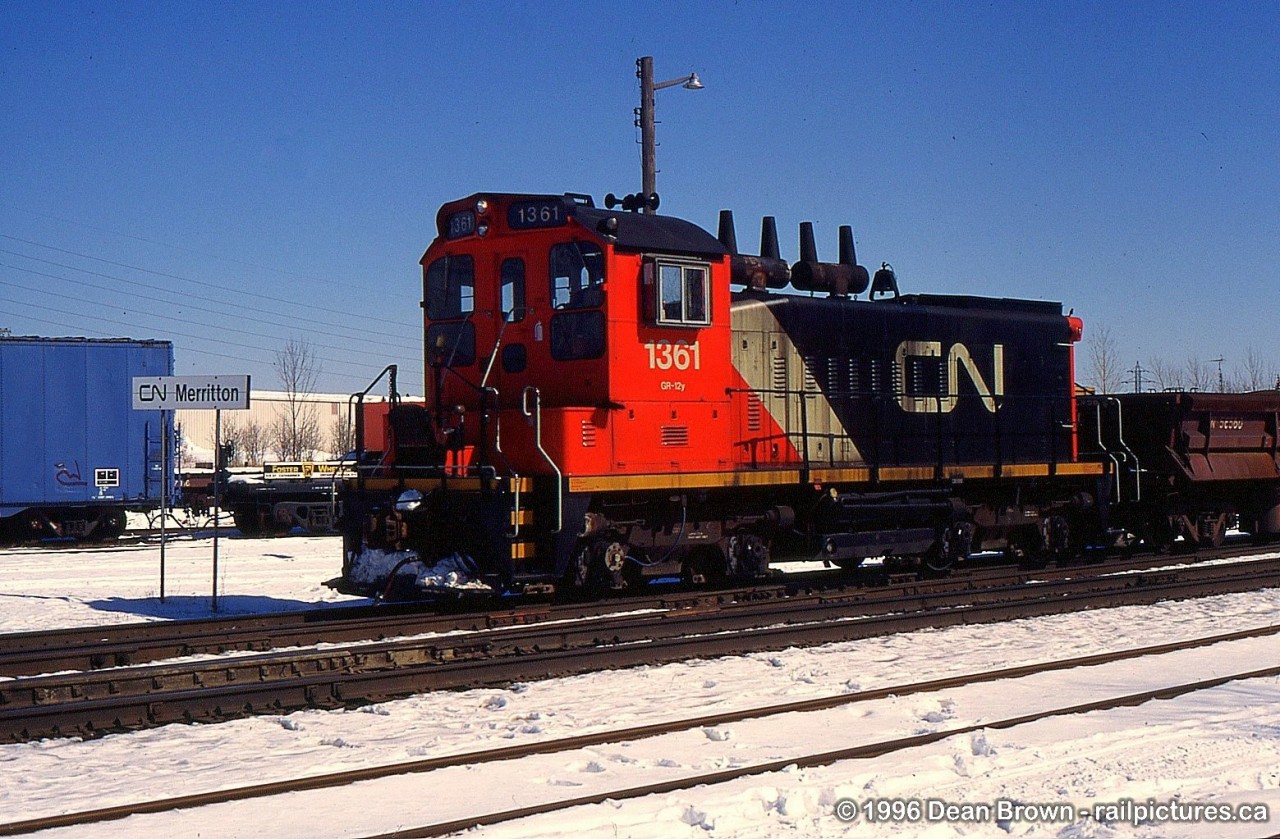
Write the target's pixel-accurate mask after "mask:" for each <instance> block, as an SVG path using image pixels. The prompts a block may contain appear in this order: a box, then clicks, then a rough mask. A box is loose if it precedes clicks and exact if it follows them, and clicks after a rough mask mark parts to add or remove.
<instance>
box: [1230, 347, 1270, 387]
mask: <svg viewBox="0 0 1280 839" xmlns="http://www.w3.org/2000/svg"><path fill="white" fill-rule="evenodd" d="M1274 378H1275V376H1274V375H1273V372H1272V370H1269V369H1267V363H1266V361H1265V360H1264V359H1263V357H1262V353H1260V352H1259V351H1258V348H1257V347H1255V346H1254V345H1253V344H1250V345H1249V346H1247V347H1245V348H1244V362H1243V364H1242V365H1241V367H1240V368H1239V374H1238V376H1237V380H1238V388H1239V389H1240V390H1262V389H1263V388H1265V387H1267V386H1269V385H1270V384H1271V382H1272V381H1273V380H1274Z"/></svg>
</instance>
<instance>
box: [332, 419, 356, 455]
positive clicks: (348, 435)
mask: <svg viewBox="0 0 1280 839" xmlns="http://www.w3.org/2000/svg"><path fill="white" fill-rule="evenodd" d="M355 447H356V428H355V424H354V423H352V422H350V421H349V420H346V419H344V418H343V417H338V418H337V419H336V420H334V421H333V427H332V428H330V429H329V450H330V451H332V452H333V456H334V457H342V456H343V455H345V454H346V453H347V452H349V451H351V450H352V449H354V448H355Z"/></svg>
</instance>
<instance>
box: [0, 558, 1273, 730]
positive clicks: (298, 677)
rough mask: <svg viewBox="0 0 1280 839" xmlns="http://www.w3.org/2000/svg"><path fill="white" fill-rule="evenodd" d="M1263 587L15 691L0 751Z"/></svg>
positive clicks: (384, 646)
mask: <svg viewBox="0 0 1280 839" xmlns="http://www.w3.org/2000/svg"><path fill="white" fill-rule="evenodd" d="M1271 586H1280V558H1273V559H1264V560H1257V561H1253V562H1248V563H1240V564H1229V565H1214V566H1204V565H1200V566H1187V567H1181V568H1172V569H1165V570H1154V571H1146V572H1133V573H1127V574H1120V573H1114V572H1113V571H1112V570H1110V569H1109V570H1108V573H1106V574H1103V575H1100V576H1089V577H1083V578H1079V579H1072V578H1064V579H1044V580H1039V581H1036V582H1028V583H1022V584H1019V585H1006V586H996V587H982V588H973V589H965V590H948V591H933V592H929V593H923V594H909V595H905V596H903V595H900V594H897V593H895V594H892V595H888V596H872V595H871V594H870V593H869V591H870V590H866V589H859V590H855V591H849V592H847V593H844V594H840V595H836V594H833V593H831V592H824V593H821V594H818V595H813V596H803V597H792V598H790V599H784V600H766V601H764V602H758V601H746V602H732V603H726V604H721V605H720V606H718V607H717V608H709V607H706V608H693V609H683V610H678V611H677V610H671V611H663V612H657V613H648V612H641V613H639V614H635V613H631V614H625V615H604V616H600V617H596V618H594V619H591V620H576V621H545V622H539V623H530V624H525V625H514V626H504V627H486V628H481V629H476V630H473V631H466V632H457V633H450V634H445V635H435V636H432V637H429V638H411V639H403V640H389V641H378V642H370V643H359V644H350V645H345V646H337V647H331V648H325V649H320V650H315V649H310V650H290V651H276V652H271V653H264V654H252V655H242V656H232V657H218V658H214V659H209V660H199V661H190V662H180V663H162V664H157V665H152V666H141V667H124V668H111V669H106V670H101V671H90V672H75V673H67V674H55V675H48V676H36V677H23V678H18V679H13V680H10V681H6V682H0V740H4V741H9V742H13V741H22V740H28V739H33V738H37V737H50V736H67V735H82V736H95V735H98V734H102V733H106V732H111V731H120V730H125V729H132V728H139V727H146V726H151V725H159V724H165V723H170V722H191V721H197V720H207V721H214V720H221V719H227V718H232V717H237V716H244V715H247V714H254V713H279V712H282V711H288V710H294V709H298V708H305V707H338V706H344V705H353V704H359V703H364V702H370V701H380V700H383V699H388V698H394V697H398V696H404V695H409V694H413V693H420V692H423V691H428V690H441V689H452V688H461V687H472V686H477V685H487V684H502V683H507V682H512V681H525V680H532V679H540V678H546V677H548V676H562V675H570V674H575V673H582V672H589V671H593V670H599V669H608V668H620V667H629V666H635V665H640V664H654V663H663V662H670V661H679V660H685V659H688V658H696V657H705V656H716V655H737V654H743V653H747V652H758V651H764V650H776V649H783V648H786V647H788V646H795V645H801V646H805V645H813V644H819V643H828V642H833V641H847V640H853V639H857V638H865V637H871V636H876V635H885V634H891V633H896V632H904V631H910V630H915V629H920V628H924V627H939V626H950V625H956V624H961V623H983V622H992V621H1000V620H1007V619H1010V618H1015V617H1029V616H1036V615H1046V614H1057V613H1062V612H1068V611H1075V610H1079V609H1084V608H1096V607H1102V606H1116V605H1132V604H1140V603H1152V602H1155V601H1158V600H1164V599H1173V598H1186V597H1194V596H1203V595H1206V594H1220V593H1227V592H1236V591H1246V590H1252V589H1257V588H1265V587H1271ZM881 594H882V595H884V593H883V592H882V593H881ZM629 603H630V601H628V604H629Z"/></svg>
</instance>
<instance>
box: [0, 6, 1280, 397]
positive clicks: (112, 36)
mask: <svg viewBox="0 0 1280 839" xmlns="http://www.w3.org/2000/svg"><path fill="white" fill-rule="evenodd" d="M641 55H652V56H653V57H654V65H655V73H656V76H657V78H658V79H659V80H662V79H666V78H672V77H675V76H680V75H683V74H685V73H688V72H690V71H696V72H697V73H698V74H699V75H700V76H701V77H702V79H703V81H704V83H705V85H706V89H704V90H702V91H699V92H690V91H686V90H682V89H680V88H673V89H670V90H664V91H661V92H659V93H658V96H657V118H658V120H659V124H658V142H659V146H658V151H657V155H658V157H657V159H658V169H659V172H658V191H659V192H660V193H661V195H662V211H663V212H664V213H670V214H673V215H678V216H681V217H684V218H688V219H690V220H691V221H694V222H697V223H699V224H702V225H703V226H704V227H707V228H709V229H712V230H714V227H715V222H716V214H717V211H718V210H720V209H721V208H726V207H728V208H732V209H733V210H734V211H735V214H736V216H737V220H738V236H739V241H740V242H741V243H743V244H744V245H745V246H746V247H745V248H744V249H749V248H751V247H754V243H755V242H756V241H757V237H758V233H757V231H758V224H759V217H760V216H761V215H765V214H770V215H775V216H777V217H778V224H779V228H780V232H781V235H782V248H783V255H784V257H790V258H795V255H796V233H795V230H796V226H797V224H798V223H799V222H800V221H806V220H807V221H813V222H815V224H816V228H817V236H818V247H819V255H820V256H822V257H824V258H828V259H834V257H835V250H836V228H837V226H838V225H840V224H852V225H853V227H854V232H855V235H856V237H857V244H858V255H859V258H860V261H861V262H862V263H863V264H866V265H868V266H870V267H871V268H873V269H874V268H875V267H878V266H879V264H880V262H881V261H888V262H890V263H892V264H893V266H894V267H895V269H896V270H897V272H898V276H899V283H900V285H901V286H902V288H903V290H904V291H907V292H911V291H921V292H939V293H958V294H986V295H992V296H999V297H1028V298H1036V299H1050V300H1059V301H1062V302H1063V303H1064V304H1065V305H1066V306H1067V307H1069V308H1074V310H1075V312H1076V314H1077V315H1080V316H1081V317H1083V318H1084V319H1085V322H1086V340H1087V339H1088V336H1089V335H1090V334H1096V331H1091V330H1096V328H1097V327H1099V326H1102V327H1105V328H1107V329H1109V330H1110V332H1111V335H1112V336H1113V338H1114V340H1115V343H1116V345H1117V349H1118V350H1119V355H1120V357H1121V360H1122V362H1123V363H1124V364H1125V365H1127V366H1132V365H1133V363H1134V362H1136V361H1141V362H1142V363H1143V364H1144V365H1146V364H1147V363H1148V361H1149V360H1151V359H1164V360H1165V361H1167V362H1170V363H1173V364H1180V363H1183V362H1185V361H1186V360H1187V359H1188V358H1195V359H1199V360H1201V361H1205V360H1208V359H1211V358H1218V357H1223V358H1225V359H1226V362H1225V364H1226V366H1227V367H1228V368H1230V367H1231V366H1232V365H1235V364H1238V363H1240V361H1241V360H1242V359H1243V356H1244V355H1245V353H1246V352H1247V351H1248V350H1250V349H1253V350H1254V351H1255V352H1257V353H1259V354H1261V355H1262V356H1264V357H1265V358H1267V359H1270V360H1273V361H1275V360H1280V340H1278V339H1277V337H1276V334H1277V330H1276V322H1277V315H1280V283H1278V282H1277V280H1278V279H1280V277H1278V272H1277V265H1280V209H1278V202H1277V196H1280V163H1278V160H1280V154H1278V152H1280V5H1277V4H1276V3H1275V2H1259V3H1214V4H1208V3H1154V2H1153V3H1128V4H1115V3H1066V4H1038V3H1035V4H1033V3H1026V4H1015V3H993V4H981V5H980V4H973V3H940V2H915V3H912V2H897V3H858V4H854V3H820V2H814V3H806V4H802V5H799V4H784V3H766V2H758V1H757V0H742V2H736V3H722V2H715V3H693V4H684V5H683V6H680V7H677V6H676V5H674V4H665V3H623V4H600V3H573V2H566V3H556V4H547V3H538V2H530V3H488V4H471V3H449V4H446V3H434V2H427V3H380V4H374V3H362V4H359V3H325V2H321V3H285V2H276V3H267V2H263V3H247V2H246V3H218V2H210V3H199V4H192V3H174V2H170V3H145V4H141V3H127V2H125V3H121V2H110V3H93V2H63V3H51V2H23V0H9V2H6V3H4V4H0V113H3V114H4V118H3V119H2V120H0V148H2V149H3V152H4V153H3V155H0V183H2V184H3V188H2V189H0V327H3V328H8V329H9V330H10V331H11V332H12V333H13V334H16V335H21V334H43V335H66V334H82V335H94V336H102V335H112V336H129V337H160V338H170V339H172V340H173V341H174V343H175V347H176V356H177V368H178V372H179V373H182V374H198V373H244V372H247V373H251V374H252V375H253V376H254V384H255V387H257V388H267V389H270V388H275V387H278V380H277V379H276V377H275V374H274V373H273V371H272V368H271V361H272V359H273V357H274V354H275V352H276V351H277V350H279V349H280V348H281V347H282V346H283V344H284V342H285V340H287V339H288V338H291V337H292V338H306V339H308V340H310V341H311V342H312V343H313V345H315V346H316V348H317V353H318V355H319V356H320V358H321V363H322V367H323V376H322V379H321V385H322V387H323V388H324V389H326V390H332V391H337V392H349V391H352V390H356V389H360V388H361V387H362V386H363V385H364V384H365V383H366V382H367V381H368V380H370V379H371V378H372V377H373V376H374V375H376V374H377V372H378V371H379V370H381V369H382V367H383V366H384V365H385V364H387V363H389V362H393V361H394V362H399V363H400V364H401V365H402V370H403V371H404V372H403V373H402V376H403V379H402V381H404V382H405V385H404V387H405V389H408V390H409V391H410V392H420V390H421V384H420V379H421V368H422V365H421V360H420V356H421V352H420V349H419V342H420V322H419V318H420V309H419V307H418V301H419V299H420V294H421V291H420V275H419V268H418V265H417V260H418V259H419V257H420V256H421V254H422V251H423V250H424V249H425V248H426V246H427V245H428V244H429V243H430V241H431V238H432V235H433V222H434V216H435V211H436V209H437V208H438V206H439V205H440V204H441V203H443V202H445V201H448V200H452V199H455V198H459V197H462V196H465V195H469V194H471V193H473V192H477V191H481V190H494V191H528V192H553V193H558V192H564V191H574V192H586V193H590V194H593V195H595V196H596V198H597V201H599V200H600V198H601V197H602V196H603V195H604V193H606V192H615V193H618V194H622V193H624V192H630V191H635V190H637V189H638V188H639V182H640V151H639V145H638V139H639V137H638V131H637V129H636V128H635V127H634V126H633V124H632V109H633V108H635V107H636V105H637V103H638V99H639V91H638V82H637V80H636V78H635V59H636V58H638V57H639V56H641ZM1083 355H1084V354H1083V353H1082V356H1083ZM1086 368H1087V365H1085V364H1083V363H1082V364H1081V378H1088V371H1087V369H1086Z"/></svg>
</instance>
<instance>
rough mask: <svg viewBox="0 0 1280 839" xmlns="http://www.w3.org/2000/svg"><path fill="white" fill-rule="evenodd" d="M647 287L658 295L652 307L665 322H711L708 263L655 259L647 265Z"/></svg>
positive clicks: (681, 323) (651, 309) (674, 323)
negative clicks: (655, 284) (654, 290)
mask: <svg viewBox="0 0 1280 839" xmlns="http://www.w3.org/2000/svg"><path fill="white" fill-rule="evenodd" d="M645 275H646V276H645V287H646V290H650V289H652V288H653V285H654V282H655V275H656V283H657V295H656V299H654V301H653V305H652V306H651V307H650V311H651V312H652V314H653V317H654V320H655V321H656V322H657V323H658V324H661V325H663V326H707V325H708V324H710V323H711V311H710V307H709V306H708V304H707V300H708V297H709V292H710V271H708V269H707V266H706V265H705V264H690V263H682V262H664V261H654V262H651V263H648V264H646V265H645Z"/></svg>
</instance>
